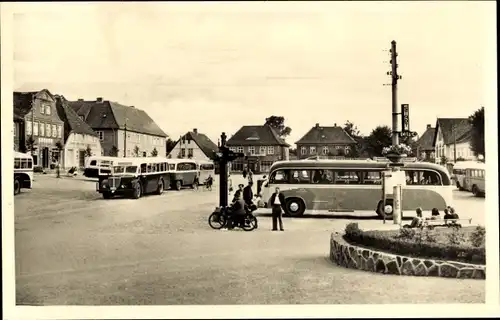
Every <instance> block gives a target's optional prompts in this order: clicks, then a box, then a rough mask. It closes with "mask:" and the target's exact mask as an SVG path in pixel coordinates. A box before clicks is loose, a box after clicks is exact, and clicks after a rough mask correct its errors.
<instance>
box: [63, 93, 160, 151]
mask: <svg viewBox="0 0 500 320" xmlns="http://www.w3.org/2000/svg"><path fill="white" fill-rule="evenodd" d="M69 105H70V106H71V107H72V108H73V110H74V111H75V112H76V113H77V114H78V116H79V117H80V119H82V120H83V121H85V122H86V123H87V124H88V125H89V126H90V127H91V128H92V130H94V131H95V132H96V133H97V135H98V137H99V140H100V142H101V146H102V155H106V156H119V157H124V156H127V157H133V156H139V157H146V156H148V157H149V156H151V152H152V151H153V150H154V149H156V150H157V152H158V155H164V154H166V137H167V135H166V134H165V132H163V130H161V129H160V127H158V125H157V124H156V123H155V122H154V121H153V119H151V118H150V117H149V116H148V114H147V113H146V112H145V111H143V110H140V109H137V108H135V107H133V106H124V105H122V104H119V103H117V102H112V101H107V100H103V99H102V98H97V99H96V100H95V101H84V100H83V99H78V101H70V102H69Z"/></svg>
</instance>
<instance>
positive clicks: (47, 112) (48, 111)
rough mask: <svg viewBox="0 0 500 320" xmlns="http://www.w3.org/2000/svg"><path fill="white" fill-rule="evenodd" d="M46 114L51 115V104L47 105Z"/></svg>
mask: <svg viewBox="0 0 500 320" xmlns="http://www.w3.org/2000/svg"><path fill="white" fill-rule="evenodd" d="M45 114H46V115H48V116H50V105H45Z"/></svg>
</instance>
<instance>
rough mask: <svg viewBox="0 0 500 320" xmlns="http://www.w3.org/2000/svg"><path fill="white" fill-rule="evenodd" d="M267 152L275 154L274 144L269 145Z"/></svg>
mask: <svg viewBox="0 0 500 320" xmlns="http://www.w3.org/2000/svg"><path fill="white" fill-rule="evenodd" d="M267 154H274V146H269V147H267Z"/></svg>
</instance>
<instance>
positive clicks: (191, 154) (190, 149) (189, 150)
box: [188, 148, 193, 157]
mask: <svg viewBox="0 0 500 320" xmlns="http://www.w3.org/2000/svg"><path fill="white" fill-rule="evenodd" d="M192 156H193V148H189V149H188V157H192Z"/></svg>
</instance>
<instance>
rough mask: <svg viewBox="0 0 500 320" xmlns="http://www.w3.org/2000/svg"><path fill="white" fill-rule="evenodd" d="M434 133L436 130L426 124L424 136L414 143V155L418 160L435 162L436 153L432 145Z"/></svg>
mask: <svg viewBox="0 0 500 320" xmlns="http://www.w3.org/2000/svg"><path fill="white" fill-rule="evenodd" d="M435 133H436V128H433V127H432V126H431V125H430V124H428V125H427V128H426V129H425V132H424V134H422V136H421V137H420V138H419V139H418V140H417V142H416V154H417V158H418V159H420V160H424V161H429V162H435V161H436V152H435V149H434V145H433V142H434V135H435Z"/></svg>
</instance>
